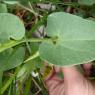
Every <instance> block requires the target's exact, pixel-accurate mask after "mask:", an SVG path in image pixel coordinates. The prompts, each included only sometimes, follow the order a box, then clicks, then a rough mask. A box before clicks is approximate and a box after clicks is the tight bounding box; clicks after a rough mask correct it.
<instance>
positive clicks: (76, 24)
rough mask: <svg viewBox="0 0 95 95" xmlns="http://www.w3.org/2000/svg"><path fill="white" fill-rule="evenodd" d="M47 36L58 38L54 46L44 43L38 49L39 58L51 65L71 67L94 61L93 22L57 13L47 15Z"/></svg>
mask: <svg viewBox="0 0 95 95" xmlns="http://www.w3.org/2000/svg"><path fill="white" fill-rule="evenodd" d="M46 32H47V35H48V36H49V37H51V38H53V37H56V36H57V37H58V40H57V42H56V44H53V43H52V42H46V41H44V42H43V43H42V44H41V45H40V48H39V53H40V57H41V58H42V59H43V60H46V61H48V62H49V63H51V64H54V65H59V66H71V65H78V64H82V63H86V62H89V61H92V60H94V59H95V22H94V21H90V20H85V19H82V18H81V17H78V16H75V15H72V14H69V13H64V12H57V13H53V14H51V15H49V17H48V20H47V28H46Z"/></svg>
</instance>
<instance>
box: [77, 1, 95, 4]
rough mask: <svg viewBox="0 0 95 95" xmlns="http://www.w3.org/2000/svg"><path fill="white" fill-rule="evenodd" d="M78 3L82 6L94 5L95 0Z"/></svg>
mask: <svg viewBox="0 0 95 95" xmlns="http://www.w3.org/2000/svg"><path fill="white" fill-rule="evenodd" d="M78 2H79V3H80V4H82V5H93V4H95V0H78Z"/></svg>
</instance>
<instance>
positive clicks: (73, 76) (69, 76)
mask: <svg viewBox="0 0 95 95" xmlns="http://www.w3.org/2000/svg"><path fill="white" fill-rule="evenodd" d="M62 72H63V73H64V82H69V83H70V82H71V83H73V81H74V82H75V80H79V79H81V78H84V77H83V75H82V74H81V73H80V72H79V71H78V70H77V68H76V67H75V66H72V67H64V68H62Z"/></svg>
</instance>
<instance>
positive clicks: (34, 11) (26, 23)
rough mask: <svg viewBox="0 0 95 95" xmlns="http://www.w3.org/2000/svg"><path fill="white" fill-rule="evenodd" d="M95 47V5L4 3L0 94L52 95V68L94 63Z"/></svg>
mask: <svg viewBox="0 0 95 95" xmlns="http://www.w3.org/2000/svg"><path fill="white" fill-rule="evenodd" d="M94 46H95V0H72V1H71V0H64V1H63V0H0V94H1V95H48V92H47V88H46V86H45V84H44V77H46V76H47V75H48V74H49V73H50V72H51V71H52V67H53V65H58V66H70V65H79V64H83V63H87V62H89V61H94V60H95V57H94V56H95V54H94V52H95V49H94ZM46 63H48V65H47V64H46ZM51 64H52V65H51ZM45 75H46V76H45ZM37 93H38V94H37Z"/></svg>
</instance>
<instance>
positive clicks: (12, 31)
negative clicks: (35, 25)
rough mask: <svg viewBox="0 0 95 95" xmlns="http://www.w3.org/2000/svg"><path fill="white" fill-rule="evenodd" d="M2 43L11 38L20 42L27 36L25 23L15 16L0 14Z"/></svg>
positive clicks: (0, 37) (0, 40)
mask: <svg viewBox="0 0 95 95" xmlns="http://www.w3.org/2000/svg"><path fill="white" fill-rule="evenodd" d="M0 22H1V23H0V42H2V41H6V40H9V39H10V38H12V39H15V40H20V39H22V38H23V37H24V35H25V28H24V24H23V22H22V21H21V20H20V19H19V18H18V17H17V16H15V15H12V14H9V13H0Z"/></svg>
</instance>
